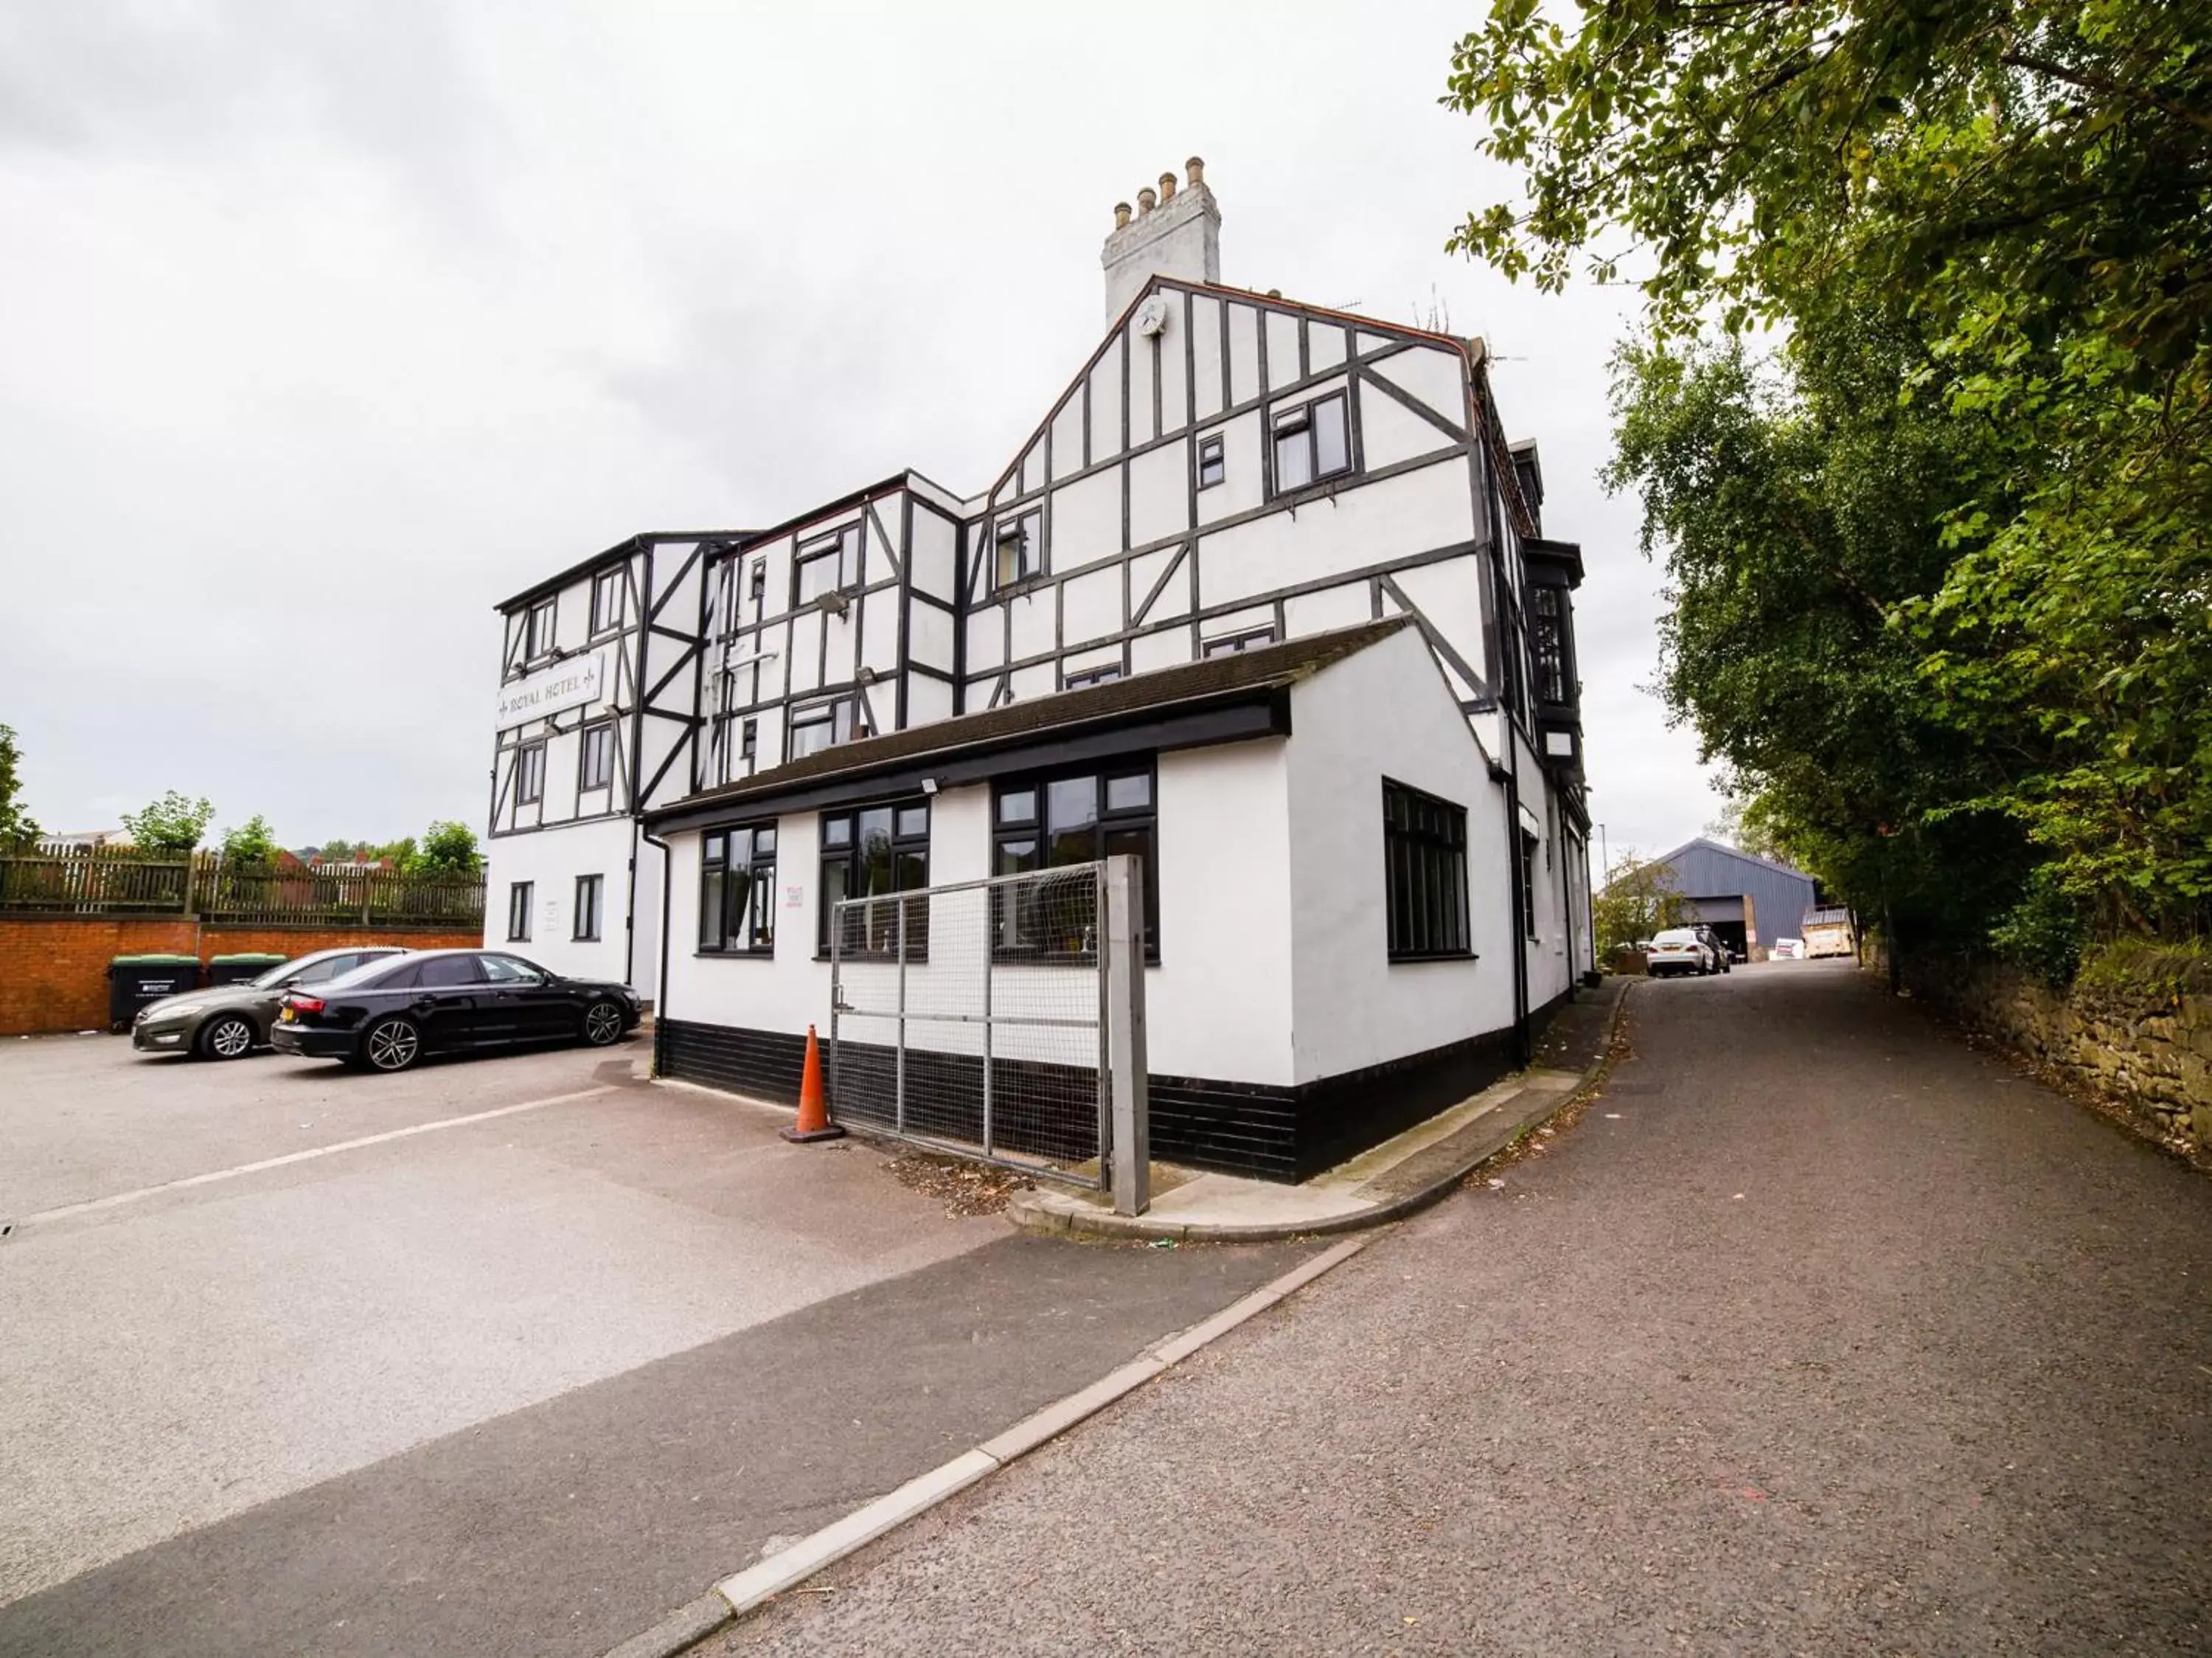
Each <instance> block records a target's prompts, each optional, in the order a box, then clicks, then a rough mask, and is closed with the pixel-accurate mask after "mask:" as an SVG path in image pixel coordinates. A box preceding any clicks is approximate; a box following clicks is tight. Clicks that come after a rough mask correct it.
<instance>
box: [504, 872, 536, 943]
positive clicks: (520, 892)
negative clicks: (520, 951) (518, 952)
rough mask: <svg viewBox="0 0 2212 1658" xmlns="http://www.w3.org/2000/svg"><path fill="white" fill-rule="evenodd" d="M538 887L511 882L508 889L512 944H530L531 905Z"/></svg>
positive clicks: (508, 920)
mask: <svg viewBox="0 0 2212 1658" xmlns="http://www.w3.org/2000/svg"><path fill="white" fill-rule="evenodd" d="M537 890H538V889H537V887H535V885H533V884H532V882H530V881H511V882H509V883H508V885H507V942H509V943H510V944H527V943H528V942H530V905H531V901H532V894H533V893H535V892H536V891H537Z"/></svg>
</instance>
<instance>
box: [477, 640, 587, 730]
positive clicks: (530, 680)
mask: <svg viewBox="0 0 2212 1658" xmlns="http://www.w3.org/2000/svg"><path fill="white" fill-rule="evenodd" d="M606 683H607V655H606V652H605V651H604V650H600V651H594V652H592V655H588V656H571V657H570V658H568V661H565V662H556V663H554V664H553V666H552V667H541V668H539V669H538V672H536V673H535V674H527V675H526V676H524V677H523V678H521V679H520V680H514V681H513V683H512V684H508V685H503V686H501V687H500V688H499V727H500V728H501V730H505V729H506V728H507V727H508V726H510V725H520V724H521V723H522V722H524V721H525V720H541V719H544V717H545V716H547V715H548V714H558V713H560V712H561V711H562V710H564V709H570V708H588V707H589V706H591V705H592V704H593V703H597V702H603V701H605V689H606Z"/></svg>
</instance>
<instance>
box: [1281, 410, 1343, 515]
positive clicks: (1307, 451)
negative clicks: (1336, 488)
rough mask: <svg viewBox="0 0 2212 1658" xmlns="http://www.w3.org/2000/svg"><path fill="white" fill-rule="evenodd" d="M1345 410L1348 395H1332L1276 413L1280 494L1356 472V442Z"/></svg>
mask: <svg viewBox="0 0 2212 1658" xmlns="http://www.w3.org/2000/svg"><path fill="white" fill-rule="evenodd" d="M1344 408H1345V405H1344V393H1342V392H1332V393H1330V394H1329V395H1328V396H1327V397H1317V398H1316V399H1314V400H1313V401H1312V402H1310V403H1301V404H1299V405H1297V406H1296V407H1295V408H1289V409H1278V410H1276V411H1275V413H1274V422H1273V438H1274V445H1275V493H1276V494H1278V495H1285V494H1288V493H1289V492H1290V491H1292V490H1302V489H1304V487H1305V486H1306V485H1309V484H1314V483H1318V482H1319V481H1320V480H1321V479H1324V478H1328V477H1332V476H1334V474H1335V473H1337V472H1349V471H1351V470H1352V440H1351V436H1350V435H1349V430H1348V428H1347V427H1346V424H1345V412H1344Z"/></svg>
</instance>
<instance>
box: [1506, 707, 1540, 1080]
mask: <svg viewBox="0 0 2212 1658" xmlns="http://www.w3.org/2000/svg"><path fill="white" fill-rule="evenodd" d="M1505 747H1506V752H1507V753H1508V755H1509V756H1510V762H1511V763H1510V765H1509V767H1508V768H1507V771H1506V774H1505V850H1506V857H1505V875H1506V885H1507V886H1508V887H1510V888H1511V889H1512V893H1511V896H1512V907H1513V1053H1514V1063H1515V1064H1516V1066H1521V1067H1525V1066H1526V1065H1527V1064H1528V1058H1529V1055H1530V1054H1531V1053H1533V1052H1534V1045H1533V1044H1532V1043H1530V1041H1529V1040H1528V914H1527V912H1526V911H1524V910H1523V909H1522V903H1521V860H1522V858H1523V857H1525V856H1527V855H1528V854H1527V852H1526V850H1524V849H1523V847H1522V841H1521V744H1520V741H1519V739H1518V738H1517V737H1516V735H1514V730H1513V710H1512V709H1511V708H1510V707H1509V708H1507V709H1506V710H1505Z"/></svg>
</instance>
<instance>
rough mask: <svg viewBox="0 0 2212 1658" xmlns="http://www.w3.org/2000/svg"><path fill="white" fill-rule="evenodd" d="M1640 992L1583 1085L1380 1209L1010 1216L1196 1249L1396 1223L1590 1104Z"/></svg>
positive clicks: (1498, 1129) (1496, 1131) (1036, 1228)
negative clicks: (1167, 1217)
mask: <svg viewBox="0 0 2212 1658" xmlns="http://www.w3.org/2000/svg"><path fill="white" fill-rule="evenodd" d="M1634 988H1635V983H1634V981H1633V980H1631V981H1630V982H1629V984H1626V985H1624V986H1623V987H1622V990H1621V993H1620V996H1619V997H1617V998H1616V999H1615V1000H1614V1002H1613V1012H1612V1015H1611V1016H1610V1017H1609V1018H1608V1019H1607V1021H1606V1027H1605V1040H1604V1043H1603V1044H1602V1045H1601V1047H1600V1049H1599V1051H1598V1057H1597V1058H1596V1059H1595V1061H1593V1062H1592V1063H1591V1064H1590V1065H1589V1067H1588V1068H1587V1069H1586V1070H1583V1073H1582V1076H1581V1079H1580V1080H1579V1081H1577V1082H1576V1083H1575V1085H1574V1086H1573V1087H1572V1088H1563V1089H1560V1090H1559V1091H1557V1092H1547V1093H1540V1094H1534V1095H1533V1097H1531V1098H1530V1099H1529V1100H1528V1102H1527V1103H1526V1104H1525V1105H1522V1106H1519V1108H1518V1109H1515V1110H1510V1111H1507V1112H1503V1113H1501V1115H1500V1116H1499V1118H1498V1121H1497V1122H1495V1123H1493V1124H1492V1125H1490V1128H1491V1132H1489V1133H1486V1134H1485V1135H1483V1136H1482V1137H1480V1139H1479V1140H1477V1141H1476V1142H1475V1143H1474V1147H1473V1148H1472V1149H1470V1150H1469V1151H1468V1155H1466V1156H1464V1157H1462V1158H1461V1159H1460V1161H1458V1163H1457V1164H1455V1166H1454V1167H1452V1168H1450V1169H1449V1170H1447V1171H1446V1172H1445V1173H1443V1174H1440V1175H1438V1176H1437V1178H1436V1179H1433V1180H1431V1181H1430V1182H1429V1183H1428V1184H1427V1185H1425V1186H1422V1187H1420V1188H1419V1190H1418V1191H1414V1192H1407V1193H1404V1194H1402V1195H1401V1196H1399V1197H1396V1198H1390V1199H1389V1201H1387V1202H1385V1203H1380V1204H1376V1205H1374V1206H1373V1207H1372V1208H1370V1209H1362V1210H1354V1211H1353V1212H1352V1213H1350V1214H1345V1215H1329V1216H1317V1217H1316V1218H1314V1219H1312V1220H1307V1221H1298V1222H1266V1223H1255V1224H1251V1225H1237V1224H1232V1223H1229V1222H1221V1223H1210V1222H1202V1221H1155V1220H1152V1218H1151V1217H1150V1216H1144V1215H1116V1214H1114V1213H1113V1212H1112V1211H1110V1210H1097V1211H1092V1210H1063V1209H1047V1208H1044V1207H1042V1206H1040V1205H1036V1204H1025V1203H1024V1202H1023V1201H1022V1199H1021V1198H1019V1197H1017V1198H1015V1199H1014V1201H1013V1202H1012V1203H1011V1204H1008V1205H1007V1206H1006V1218H1007V1219H1008V1220H1009V1221H1010V1222H1012V1223H1013V1224H1014V1225H1016V1226H1018V1227H1019V1228H1022V1230H1024V1232H1036V1233H1043V1234H1052V1233H1082V1234H1085V1235H1087V1236H1092V1237H1102V1238H1121V1239H1135V1238H1146V1239H1150V1238H1162V1239H1168V1240H1174V1241H1176V1242H1190V1243H1270V1242H1275V1241H1279V1240H1282V1239H1285V1238H1326V1237H1332V1236H1335V1235H1337V1234H1341V1233H1346V1232H1364V1231H1367V1230H1370V1229H1371V1228H1375V1227H1378V1226H1388V1225H1389V1223H1390V1222H1393V1221H1401V1220H1403V1219H1405V1218H1406V1216H1408V1215H1413V1214H1417V1213H1419V1211H1420V1210H1424V1209H1426V1208H1428V1207H1429V1206H1430V1205H1431V1204H1435V1203H1438V1202H1440V1201H1442V1200H1443V1198H1447V1197H1449V1196H1450V1195H1451V1193H1452V1192H1455V1191H1457V1190H1458V1189H1459V1186H1460V1183H1461V1182H1462V1180H1464V1179H1467V1177H1468V1175H1469V1174H1471V1173H1474V1171H1475V1170H1476V1169H1478V1168H1480V1167H1482V1165H1483V1164H1485V1163H1486V1162H1488V1161H1490V1160H1491V1159H1492V1157H1495V1156H1496V1155H1498V1153H1499V1152H1501V1151H1503V1150H1504V1149H1506V1148H1507V1147H1508V1146H1510V1145H1512V1144H1514V1143H1516V1142H1517V1141H1519V1140H1521V1139H1522V1137H1525V1136H1526V1135H1527V1134H1528V1132H1529V1131H1531V1130H1533V1129H1534V1128H1537V1127H1538V1126H1540V1125H1541V1124H1543V1123H1544V1122H1545V1121H1546V1120H1547V1119H1550V1118H1553V1117H1556V1116H1557V1115H1559V1112H1563V1111H1565V1109H1566V1108H1567V1107H1568V1106H1571V1105H1573V1104H1574V1103H1576V1102H1577V1100H1584V1099H1587V1098H1588V1097H1589V1094H1590V1091H1591V1090H1592V1089H1593V1088H1595V1087H1596V1086H1597V1085H1598V1083H1600V1082H1602V1081H1603V1080H1604V1078H1605V1075H1606V1072H1607V1070H1610V1069H1611V1068H1612V1060H1613V1042H1614V1039H1616V1038H1617V1037H1618V1036H1619V1035H1620V1021H1621V1019H1622V1017H1623V1016H1624V1015H1625V1014H1626V1009H1627V1007H1628V993H1629V991H1631V990H1632V989H1634Z"/></svg>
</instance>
